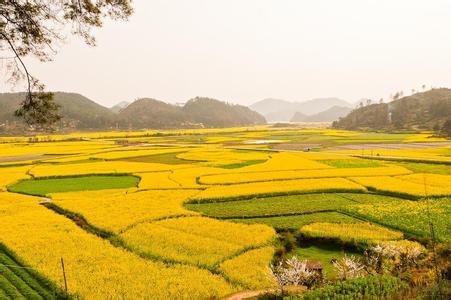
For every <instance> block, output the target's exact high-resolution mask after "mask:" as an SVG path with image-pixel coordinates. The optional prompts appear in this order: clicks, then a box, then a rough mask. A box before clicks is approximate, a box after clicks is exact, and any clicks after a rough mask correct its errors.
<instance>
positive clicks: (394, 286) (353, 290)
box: [301, 275, 406, 300]
mask: <svg viewBox="0 0 451 300" xmlns="http://www.w3.org/2000/svg"><path fill="white" fill-rule="evenodd" d="M405 286H406V284H405V283H403V282H402V281H401V279H399V278H396V277H393V276H389V275H382V276H381V275H371V276H367V277H362V278H355V279H348V280H345V281H341V282H338V283H335V284H331V285H326V286H324V287H322V288H319V289H315V290H311V291H309V292H307V293H305V294H304V295H303V296H302V298H301V299H306V300H307V299H362V298H364V299H371V298H376V297H377V298H378V299H379V297H387V296H390V295H393V294H394V293H396V292H398V291H400V290H401V289H402V288H404V287H405Z"/></svg>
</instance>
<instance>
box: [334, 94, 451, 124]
mask: <svg viewBox="0 0 451 300" xmlns="http://www.w3.org/2000/svg"><path fill="white" fill-rule="evenodd" d="M450 116H451V89H447V88H440V89H432V90H430V91H427V92H423V93H417V94H414V95H412V96H407V97H403V98H401V99H398V100H395V101H392V102H389V103H380V104H372V105H368V106H364V107H360V108H358V109H355V110H353V111H352V112H351V113H349V114H348V115H347V116H346V117H344V118H341V119H340V120H339V121H337V122H335V123H334V127H336V128H343V129H350V130H354V129H370V130H380V129H425V130H432V129H434V128H435V129H437V128H441V127H443V126H444V125H445V123H446V121H449V120H450V119H451V117H450Z"/></svg>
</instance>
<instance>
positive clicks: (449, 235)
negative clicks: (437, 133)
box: [0, 126, 451, 299]
mask: <svg viewBox="0 0 451 300" xmlns="http://www.w3.org/2000/svg"><path fill="white" fill-rule="evenodd" d="M310 145H311V146H310ZM368 145H370V146H368ZM389 145H395V146H393V147H389ZM414 145H417V146H415V147H414ZM403 146H404V147H403ZM450 165H451V146H450V143H449V141H448V140H446V139H443V138H437V137H432V136H431V135H430V134H428V133H421V134H379V133H360V132H352V131H343V130H330V129H297V128H274V127H269V126H262V127H249V128H228V129H198V130H177V131H147V132H100V133H83V134H81V133H80V134H76V133H74V134H68V135H50V136H38V137H35V138H33V139H29V138H27V137H0V299H18V298H25V299H52V298H53V299H57V298H62V297H66V296H68V297H73V298H82V299H104V298H124V299H136V298H146V297H145V296H146V295H151V298H155V299H175V298H176V299H179V298H180V299H183V298H186V299H211V298H224V297H228V296H230V295H239V294H240V293H243V291H254V292H255V291H257V294H260V295H263V294H267V296H268V295H269V296H271V295H272V296H274V295H275V294H277V293H278V290H279V288H282V289H283V288H284V287H285V285H286V286H291V287H286V291H287V293H291V294H292V297H295V298H296V297H297V298H300V299H302V298H305V299H317V298H321V297H322V295H323V296H324V295H326V294H327V293H329V292H330V291H331V290H334V291H335V292H336V293H338V294H339V293H341V292H342V291H339V288H338V287H337V286H338V285H339V284H340V281H348V282H349V284H350V285H353V286H357V287H359V288H361V286H365V285H364V284H363V283H362V282H364V283H365V284H370V285H371V286H373V285H377V286H378V287H379V288H380V289H381V290H380V291H374V294H371V293H370V294H368V295H374V296H381V295H388V294H390V295H398V296H399V297H402V295H405V294H403V293H419V290H421V289H424V290H427V289H430V288H431V287H433V286H434V285H435V283H436V282H437V279H440V280H441V279H443V278H442V276H441V274H445V273H446V272H447V271H446V270H449V269H448V268H449V257H448V256H447V255H449V254H447V253H449V243H450V241H451V230H450V227H449V220H450V219H451V200H450V197H451V168H450ZM377 249H385V250H383V251H386V252H387V251H388V250H387V249H391V250H390V251H392V252H393V251H395V250H396V251H398V252H396V251H395V252H396V253H397V254H396V255H397V256H396V255H395V254H393V261H394V262H396V261H397V260H399V261H402V260H403V259H404V260H405V259H407V257H409V259H411V257H410V256H407V255H413V254H412V253H413V252H415V253H417V252H418V253H417V254H418V255H417V256H415V258H414V259H413V262H414V263H411V261H409V262H408V263H407V262H406V263H405V264H398V265H396V266H394V265H392V264H390V265H387V266H385V267H384V270H382V269H378V268H377V267H375V266H374V265H371V264H370V263H369V262H368V258H369V257H370V255H371V254H372V253H373V252H374V251H378V250H377ZM372 251H373V252H372ZM381 251H382V250H381ZM386 252H380V253H384V254H383V255H388V254H386ZM393 253H394V252H393ZM381 255H382V254H381ZM293 257H294V259H295V260H296V259H297V260H298V261H297V262H300V263H303V262H305V260H306V261H307V262H308V263H312V262H315V263H317V264H318V265H320V266H321V267H318V268H319V269H321V270H320V272H321V278H322V279H321V280H317V279H315V278H313V277H311V278H310V277H309V278H310V279H309V280H306V281H299V282H297V284H296V282H291V281H290V282H289V283H287V284H284V283H283V282H281V280H280V276H279V277H278V275H280V274H282V273H283V269H284V268H285V269H287V268H288V267H289V266H291V265H290V263H293V261H294V260H293ZM371 257H373V256H371ZM381 257H382V256H381ZM349 260H352V261H353V262H354V263H356V264H360V265H361V266H362V270H359V272H355V274H354V273H352V274H351V273H346V274H345V276H344V277H343V265H344V264H346V263H347V262H348V261H349ZM387 261H388V260H385V263H387ZM381 264H383V261H382V260H381ZM393 264H394V263H393ZM347 266H348V267H349V265H347ZM364 266H365V268H364ZM431 266H434V267H431ZM63 268H64V270H63ZM311 268H312V269H313V267H311ZM315 268H316V267H315ZM307 269H308V268H307ZM316 269H317V268H316ZM316 269H315V270H316ZM307 271H309V270H307ZM310 271H311V270H310ZM310 271H309V272H310ZM281 272H282V273H281ZM376 283H377V284H376ZM293 285H298V286H302V288H300V289H296V288H294V289H293V287H292V286H293ZM290 291H291V292H290ZM409 295H410V294H409ZM315 297H316V298H315Z"/></svg>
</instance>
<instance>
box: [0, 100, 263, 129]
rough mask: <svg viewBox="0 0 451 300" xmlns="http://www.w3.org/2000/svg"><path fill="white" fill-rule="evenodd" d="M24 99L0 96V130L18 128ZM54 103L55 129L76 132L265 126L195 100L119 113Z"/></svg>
mask: <svg viewBox="0 0 451 300" xmlns="http://www.w3.org/2000/svg"><path fill="white" fill-rule="evenodd" d="M24 98H25V94H24V93H4V94H1V93H0V130H7V128H10V129H11V128H17V127H20V122H19V121H20V120H18V119H17V118H16V117H14V111H15V110H16V109H17V108H18V107H19V104H20V102H21V101H22V100H23V99H24ZM55 102H56V103H57V104H58V105H60V110H61V114H62V115H63V119H62V121H61V122H60V123H59V124H58V127H59V128H75V129H80V130H99V129H102V130H105V129H116V128H117V129H146V128H148V129H168V128H192V127H207V128H210V127H233V126H245V125H254V124H263V123H265V122H266V120H265V119H264V118H263V117H262V116H261V115H260V114H258V113H256V112H254V111H252V110H250V109H249V108H248V107H245V106H241V105H232V104H227V103H225V102H221V101H218V100H215V99H210V98H195V99H192V100H190V101H188V102H187V103H186V104H185V105H184V106H176V105H172V104H168V103H165V102H162V101H158V100H155V99H149V98H144V99H139V100H136V101H134V102H133V103H131V104H129V105H123V107H122V108H120V109H109V108H106V107H104V106H102V105H99V104H97V103H96V102H94V101H92V100H90V99H88V98H86V97H84V96H82V95H80V94H75V93H63V92H56V93H55ZM5 128H6V129H5Z"/></svg>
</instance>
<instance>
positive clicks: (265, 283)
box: [219, 246, 276, 289]
mask: <svg viewBox="0 0 451 300" xmlns="http://www.w3.org/2000/svg"><path fill="white" fill-rule="evenodd" d="M273 255H274V248H273V247H270V246H268V247H263V248H259V249H255V250H250V251H248V252H246V253H244V254H241V255H239V256H236V257H233V258H231V259H229V260H226V261H224V262H223V263H221V265H220V267H219V269H220V271H221V272H222V273H224V274H225V275H226V276H227V277H228V278H231V279H233V280H236V281H238V282H240V283H242V284H244V285H246V286H247V287H248V288H250V289H262V288H267V287H273V286H275V285H276V283H275V281H274V279H273V278H271V277H270V276H269V272H268V270H269V264H270V262H271V260H272V258H273Z"/></svg>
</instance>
